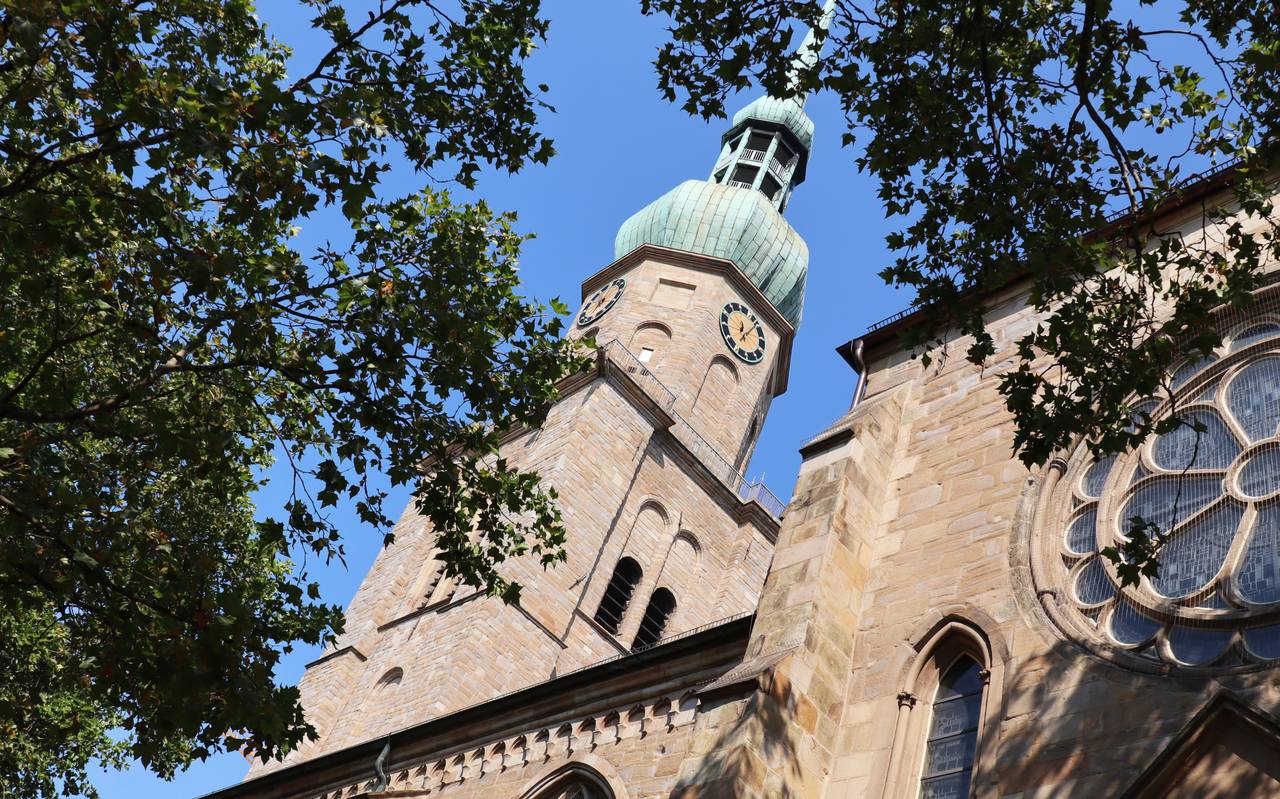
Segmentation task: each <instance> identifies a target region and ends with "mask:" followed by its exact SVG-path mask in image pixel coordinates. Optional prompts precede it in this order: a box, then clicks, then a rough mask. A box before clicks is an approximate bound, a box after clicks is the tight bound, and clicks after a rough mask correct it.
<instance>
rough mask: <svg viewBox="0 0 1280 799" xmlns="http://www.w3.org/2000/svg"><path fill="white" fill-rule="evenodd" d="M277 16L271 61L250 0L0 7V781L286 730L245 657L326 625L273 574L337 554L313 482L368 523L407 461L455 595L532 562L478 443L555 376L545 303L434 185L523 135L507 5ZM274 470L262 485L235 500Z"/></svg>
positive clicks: (334, 9)
mask: <svg viewBox="0 0 1280 799" xmlns="http://www.w3.org/2000/svg"><path fill="white" fill-rule="evenodd" d="M300 5H301V6H305V7H307V9H306V10H308V11H309V13H310V15H311V17H312V24H313V26H314V27H315V28H316V29H317V30H318V32H319V33H320V34H322V35H323V37H324V40H325V41H326V42H327V44H326V45H325V46H324V47H323V48H321V49H320V51H319V52H318V53H317V55H316V56H315V58H314V61H312V62H310V63H308V64H305V65H303V68H302V69H301V70H298V69H297V67H296V66H295V67H293V69H294V71H295V72H296V74H295V75H290V74H288V72H287V70H286V63H287V62H288V59H289V57H290V55H291V51H290V50H289V48H288V47H287V46H286V45H285V44H284V43H282V42H280V41H278V40H276V39H275V38H273V37H272V36H271V35H270V34H269V32H268V31H267V30H266V29H265V28H264V26H263V24H262V23H261V22H260V21H259V20H258V19H257V18H256V17H255V16H254V14H253V10H254V9H253V7H252V5H251V3H250V2H248V0H164V2H152V0H129V2H121V1H120V0H20V1H18V2H14V0H0V153H2V154H3V158H2V159H0V583H3V586H4V588H3V591H2V592H0V666H3V668H0V673H2V676H0V784H3V785H5V786H6V788H5V791H0V792H3V793H5V795H9V793H8V792H9V791H12V792H13V793H14V794H17V795H22V796H53V795H56V794H58V793H59V792H60V791H65V792H68V793H73V792H76V791H80V790H90V791H91V788H88V787H87V786H86V785H85V780H84V774H85V771H84V766H85V764H86V763H87V762H88V761H89V759H90V758H92V757H98V758H102V759H103V760H104V761H105V762H106V763H108V764H118V763H120V762H122V758H126V757H128V756H132V757H138V758H141V759H142V760H143V762H144V763H145V764H146V765H147V766H148V767H149V768H151V769H153V770H154V771H156V772H158V773H160V774H162V775H168V774H171V773H172V772H173V770H174V769H176V768H180V767H182V766H184V765H185V764H187V763H188V762H190V761H191V759H192V758H195V757H203V756H206V755H207V754H209V753H210V752H213V751H217V750H220V749H230V748H236V747H240V746H246V747H248V748H250V749H252V750H254V751H255V752H256V753H257V754H258V755H259V756H261V757H264V758H266V757H275V756H279V755H281V754H283V753H285V752H287V751H288V750H289V749H290V748H291V747H293V746H295V745H296V744H297V743H298V742H299V741H300V740H302V738H303V737H304V736H306V735H308V734H309V733H310V732H311V730H310V727H309V726H308V725H307V723H306V720H305V719H304V718H303V716H302V714H301V709H300V707H299V705H298V701H297V699H298V696H297V691H296V689H293V688H284V687H279V686H277V685H275V684H274V682H273V680H272V670H273V667H274V666H275V664H276V663H277V661H278V659H279V657H280V655H281V653H282V652H287V651H289V649H290V648H291V646H292V645H293V644H294V643H295V642H299V641H301V642H307V643H317V642H319V641H322V640H324V639H326V638H327V637H329V636H331V635H332V634H333V633H334V632H335V631H338V630H340V628H341V613H340V611H339V610H338V609H336V608H334V607H330V606H327V605H324V604H321V603H320V602H318V601H317V597H318V592H317V587H316V586H315V585H314V584H313V583H312V582H310V580H309V578H308V576H307V572H306V569H305V568H303V567H302V563H303V562H304V561H305V559H306V558H308V557H310V558H334V557H341V555H342V543H341V536H340V533H341V531H340V530H338V529H336V528H335V526H334V524H333V523H332V522H331V521H330V519H329V517H328V513H329V509H331V508H332V507H333V506H335V505H336V504H338V503H349V504H351V505H353V506H354V507H355V508H356V510H357V511H358V514H359V517H360V518H361V519H362V520H363V521H364V522H366V523H368V524H371V525H375V526H380V527H383V528H384V529H390V526H391V519H389V518H388V517H387V515H386V513H385V511H384V508H383V500H384V494H383V493H382V492H381V491H378V490H375V489H374V488H372V487H371V485H370V480H371V478H373V477H374V476H377V475H386V476H388V477H389V478H390V481H391V483H393V484H400V485H403V484H413V483H416V482H417V481H418V480H419V479H420V478H422V477H423V474H424V472H423V471H422V469H423V467H424V464H426V465H427V472H426V473H425V474H426V477H425V479H422V481H421V484H420V486H419V489H420V490H419V491H418V494H417V502H418V507H419V509H420V510H421V512H422V513H423V514H425V516H426V517H427V519H428V520H429V521H430V523H431V525H432V527H433V528H434V530H435V532H436V534H437V535H438V537H439V543H440V547H441V550H442V558H443V560H445V562H446V563H447V568H448V569H449V570H450V571H451V572H452V573H453V574H455V575H458V576H460V577H461V578H462V579H464V580H465V581H467V582H469V583H471V584H473V585H476V586H483V587H486V588H488V589H489V590H491V591H492V592H494V593H497V594H500V595H502V596H504V597H505V598H507V599H514V598H516V597H517V595H518V589H519V587H518V586H515V585H511V584H509V583H508V582H506V581H504V579H503V578H502V577H501V575H500V574H499V572H498V571H497V564H498V563H499V562H500V561H501V560H502V559H503V558H505V557H509V556H512V555H515V554H519V553H524V552H530V551H531V552H533V553H534V554H536V555H537V556H538V557H540V558H541V559H542V560H543V561H544V562H552V561H554V560H556V559H558V558H560V557H562V555H561V554H560V545H561V542H562V539H563V530H562V528H561V525H560V520H559V514H558V512H557V510H556V509H555V506H554V495H553V492H551V490H550V489H546V488H543V487H540V486H539V483H538V479H537V475H536V474H532V473H527V472H521V471H519V470H517V469H515V468H514V467H512V466H511V465H509V464H507V463H505V462H504V461H502V460H500V459H497V458H496V457H495V453H496V451H497V443H498V440H499V437H500V435H501V434H502V431H503V430H504V429H505V428H507V427H509V426H510V425H521V424H536V423H537V421H538V419H539V418H540V415H541V414H542V413H543V412H544V410H545V408H546V406H547V404H548V403H549V402H550V401H551V400H552V399H553V398H554V383H555V381H556V380H557V379H559V378H560V377H561V376H563V375H564V374H565V373H566V372H567V371H569V370H572V369H574V368H577V367H578V365H579V356H578V355H577V354H576V353H575V351H574V350H573V349H572V347H571V345H570V344H568V343H567V342H564V341H562V340H561V339H560V337H559V333H560V326H561V323H560V321H559V320H558V318H557V317H558V316H559V315H560V314H562V313H564V310H565V309H564V308H563V307H562V306H560V305H559V304H558V303H553V304H552V306H551V307H550V308H548V307H543V306H540V305H538V304H536V303H533V302H531V301H529V300H526V299H525V298H523V297H521V296H520V295H519V294H518V293H517V289H518V279H517V272H516V268H517V258H518V254H519V250H520V245H521V242H522V240H523V238H522V236H520V235H518V234H517V233H516V232H515V231H514V230H513V228H512V219H511V218H510V217H509V216H504V215H498V214H495V213H493V212H492V211H490V210H489V208H487V207H486V206H485V205H484V204H483V203H478V202H477V203H471V204H464V203H458V202H455V201H454V200H453V199H452V198H451V197H450V195H449V193H448V192H446V191H444V190H442V189H441V188H440V186H441V183H442V181H445V180H451V179H453V180H457V181H458V182H460V183H461V184H462V185H464V186H471V185H473V184H474V182H475V177H476V175H477V172H478V170H479V169H480V168H481V167H483V166H490V167H497V168H501V169H506V170H517V169H519V168H521V167H522V166H523V165H525V164H527V163H529V162H531V161H532V162H543V161H545V160H546V159H547V158H548V157H549V156H550V155H551V153H552V150H551V145H550V143H549V142H548V141H547V140H546V139H544V138H543V137H542V136H541V135H539V134H538V132H537V131H536V129H535V128H534V124H535V121H536V112H537V110H538V108H539V106H540V105H541V103H540V101H539V99H538V94H539V92H540V91H541V90H542V89H541V88H539V87H531V86H529V85H528V82H527V81H526V78H525V74H524V72H523V66H522V65H523V62H524V59H525V58H526V57H527V56H528V55H529V53H530V52H531V50H532V49H533V48H534V46H535V45H536V44H537V43H538V42H539V41H540V40H541V39H542V38H543V36H544V34H545V32H546V23H545V21H543V20H542V19H540V18H539V16H538V5H537V3H536V2H535V3H530V2H525V0H486V1H482V0H455V2H452V3H449V4H447V6H442V5H440V4H437V3H434V2H429V0H380V2H375V3H372V4H370V9H371V10H369V11H368V12H367V13H362V14H361V15H359V16H356V15H353V14H349V13H348V12H347V11H346V10H344V8H343V6H342V5H341V4H340V3H339V2H337V1H336V0H300ZM402 159H407V161H408V162H409V163H410V164H411V165H412V166H413V167H414V168H415V169H416V170H417V174H418V175H419V176H420V177H421V178H422V180H421V182H420V188H419V189H418V190H417V191H415V192H413V193H411V194H408V195H406V196H388V195H387V192H386V190H385V188H383V184H384V180H385V177H386V174H387V172H388V170H389V169H390V168H391V166H392V164H393V163H403V160H402ZM428 170H430V171H428ZM335 217H336V218H339V219H344V220H345V222H346V223H347V227H348V228H349V230H348V231H346V232H342V231H339V232H337V233H335V238H338V239H340V241H339V242H337V243H330V244H325V245H321V246H316V247H304V246H302V245H301V244H300V243H299V242H300V241H302V239H300V238H299V237H298V236H297V233H298V231H299V227H300V226H305V225H308V224H315V220H317V219H321V220H332V219H333V218H335ZM326 224H331V222H326ZM277 458H279V459H283V460H284V461H285V462H286V464H287V465H288V466H289V467H290V471H289V472H288V473H291V474H292V478H293V488H292V495H291V499H290V500H289V501H288V503H287V504H286V505H285V507H283V508H263V509H259V510H260V511H261V512H260V513H258V514H255V508H254V507H253V504H252V502H251V497H252V496H253V494H254V492H255V490H257V489H258V488H259V486H260V484H261V482H262V481H263V479H264V477H263V475H264V474H265V470H266V469H267V467H268V466H269V465H270V464H271V463H273V461H274V460H275V459H277ZM295 564H296V565H295Z"/></svg>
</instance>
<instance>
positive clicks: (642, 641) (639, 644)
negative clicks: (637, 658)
mask: <svg viewBox="0 0 1280 799" xmlns="http://www.w3.org/2000/svg"><path fill="white" fill-rule="evenodd" d="M675 612H676V597H675V595H674V594H672V593H671V592H670V591H668V590H667V589H665V588H659V589H658V590H657V591H654V592H653V595H652V596H650V597H649V607H647V608H645V609H644V618H643V619H641V620H640V629H639V630H637V631H636V637H635V640H634V641H632V642H631V651H632V652H639V651H640V650H641V649H647V648H649V647H651V646H653V645H654V644H656V643H658V640H659V639H661V638H662V632H663V631H664V630H665V629H667V621H668V620H670V619H671V614H673V613H675Z"/></svg>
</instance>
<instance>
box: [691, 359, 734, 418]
mask: <svg viewBox="0 0 1280 799" xmlns="http://www.w3.org/2000/svg"><path fill="white" fill-rule="evenodd" d="M737 391H738V369H737V367H735V366H734V365H733V364H732V363H730V362H729V359H728V358H726V357H724V356H723V355H717V356H716V357H714V358H712V359H711V363H710V364H709V365H708V366H707V372H706V374H704V375H703V377H702V385H701V386H699V387H698V395H697V397H696V398H694V401H693V404H694V408H695V410H697V411H698V412H699V413H715V414H720V413H723V412H724V409H725V408H726V407H727V406H728V405H729V404H730V402H731V401H732V399H733V397H734V395H735V394H737Z"/></svg>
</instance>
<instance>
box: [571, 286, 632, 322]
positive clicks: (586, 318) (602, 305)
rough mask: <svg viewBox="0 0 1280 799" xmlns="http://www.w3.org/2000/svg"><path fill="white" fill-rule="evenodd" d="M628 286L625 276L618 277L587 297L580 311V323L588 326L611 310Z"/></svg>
mask: <svg viewBox="0 0 1280 799" xmlns="http://www.w3.org/2000/svg"><path fill="white" fill-rule="evenodd" d="M626 288H627V281H626V279H625V278H621V277H620V278H618V279H616V280H614V281H612V282H611V283H609V285H607V286H605V287H604V288H602V289H600V290H599V291H597V292H596V293H595V294H592V295H591V296H590V297H588V298H587V301H586V302H584V303H583V304H582V310H581V311H579V312H578V325H579V326H580V327H586V326H587V325H589V324H591V323H592V322H594V321H596V320H597V319H599V318H600V317H602V316H604V315H605V314H607V313H608V312H609V309H610V308H612V307H613V305H614V303H616V302H617V301H618V299H619V298H620V297H621V296H622V292H623V291H625V290H626Z"/></svg>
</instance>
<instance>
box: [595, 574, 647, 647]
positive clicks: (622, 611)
mask: <svg viewBox="0 0 1280 799" xmlns="http://www.w3.org/2000/svg"><path fill="white" fill-rule="evenodd" d="M641 574H642V572H641V571H640V564H638V563H636V562H635V561H634V560H632V559H631V558H623V559H622V560H620V561H618V565H617V566H615V567H614V568H613V576H612V577H610V578H609V584H608V585H607V586H605V589H604V596H603V597H601V599H600V606H599V607H597V608H596V615H595V620H596V623H597V624H599V625H600V626H601V627H603V628H605V629H606V630H608V631H609V632H611V633H613V634H614V635H617V634H618V626H619V625H621V624H622V617H623V616H624V615H626V612H627V606H628V605H630V604H631V595H632V594H633V593H635V590H636V585H637V584H638V583H639V582H640V575H641Z"/></svg>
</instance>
